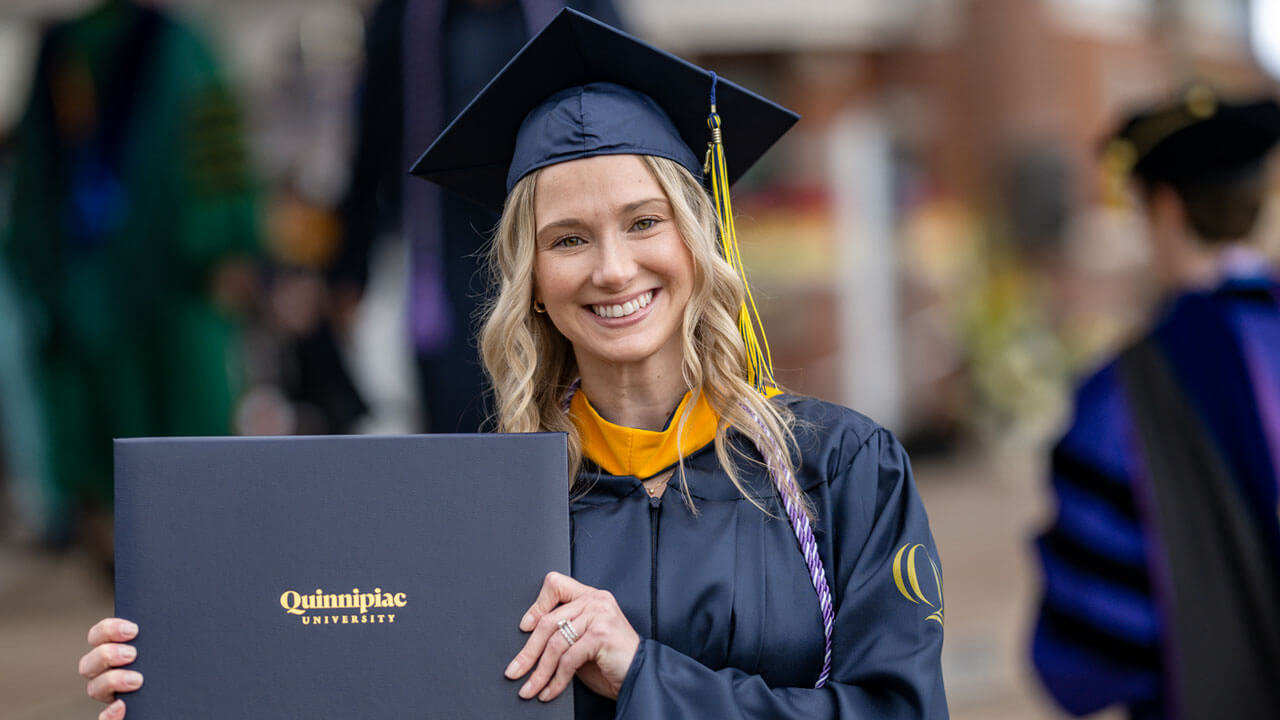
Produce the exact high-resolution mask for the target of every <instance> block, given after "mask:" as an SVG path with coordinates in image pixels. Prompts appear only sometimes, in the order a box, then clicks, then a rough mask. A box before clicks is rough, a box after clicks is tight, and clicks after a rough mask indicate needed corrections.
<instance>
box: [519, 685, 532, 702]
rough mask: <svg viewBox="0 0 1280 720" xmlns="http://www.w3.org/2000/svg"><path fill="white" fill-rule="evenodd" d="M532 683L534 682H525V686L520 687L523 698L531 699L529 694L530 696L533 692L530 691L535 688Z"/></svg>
mask: <svg viewBox="0 0 1280 720" xmlns="http://www.w3.org/2000/svg"><path fill="white" fill-rule="evenodd" d="M532 684H533V683H525V684H524V687H522V688H520V697H522V698H524V699H526V700H528V699H529V696H530V694H531V693H530V692H529V691H530V690H532V689H533V688H532V687H531V686H532Z"/></svg>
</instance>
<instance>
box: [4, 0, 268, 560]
mask: <svg viewBox="0 0 1280 720" xmlns="http://www.w3.org/2000/svg"><path fill="white" fill-rule="evenodd" d="M243 133H244V128H243V125H242V124H241V118H240V109H239V107H238V106H237V103H236V100H235V98H234V97H233V96H232V93H231V91H230V88H229V87H228V85H227V82H226V79H225V78H224V76H223V71H222V69H221V67H220V65H219V62H218V60H217V59H216V58H215V57H214V56H213V55H212V54H211V52H210V50H209V48H208V47H207V45H206V44H205V41H204V40H203V39H202V38H201V37H200V36H199V35H198V34H196V33H195V32H193V31H192V30H191V29H190V28H189V27H188V26H186V25H184V24H182V23H180V22H177V21H175V20H174V19H173V18H172V17H170V16H169V15H167V14H166V13H165V12H163V11H162V10H160V9H158V8H155V7H151V6H148V5H141V4H135V3H133V2H129V1H127V0H109V1H108V2H104V3H101V4H99V5H98V6H96V7H94V8H93V9H91V10H90V11H89V12H87V13H86V14H84V15H82V16H80V17H78V18H75V19H73V20H69V21H66V22H60V23H57V24H55V25H53V26H52V27H50V28H49V29H48V31H47V32H46V33H45V34H44V37H43V40H42V42H41V46H40V50H39V55H38V60H37V64H36V70H35V79H34V81H33V83H32V86H31V92H30V99H29V101H28V105H27V109H26V112H25V114H24V116H23V118H22V121H21V124H20V126H19V127H18V129H17V132H16V135H15V157H14V161H13V170H12V173H13V175H12V202H11V204H10V205H9V212H10V218H9V220H10V222H9V231H8V232H7V233H6V234H5V236H4V239H3V243H4V245H3V249H4V259H5V264H6V265H7V267H8V269H9V271H10V274H11V278H12V280H13V282H14V283H15V285H16V294H17V296H18V298H19V302H20V305H21V308H22V310H23V316H24V318H23V319H24V321H25V322H24V325H25V329H26V330H27V331H28V332H29V342H30V346H31V349H32V354H33V357H34V358H35V360H36V362H35V363H34V365H33V368H32V369H33V371H34V385H35V387H37V388H38V393H39V397H40V402H41V414H42V417H43V420H44V421H45V423H46V432H45V433H44V438H45V447H46V449H47V453H46V458H45V460H46V462H47V467H48V472H49V473H50V475H51V478H52V483H53V485H54V486H55V487H56V488H57V492H56V494H55V497H58V498H61V499H62V502H63V507H62V508H61V514H62V518H61V519H60V520H59V521H58V522H57V524H56V525H57V527H55V528H53V529H52V530H51V538H50V539H52V540H54V541H56V542H69V541H71V540H73V539H79V540H82V541H84V542H86V543H87V544H88V545H90V546H91V547H92V548H93V549H94V551H95V553H96V554H97V555H98V556H99V557H101V559H102V560H103V561H105V562H109V561H110V558H111V551H112V550H111V543H110V522H109V517H110V511H111V505H112V483H111V477H112V456H111V439H112V438H113V437H128V436H142V435H220V434H226V433H228V432H230V431H231V417H232V408H233V403H234V401H235V398H236V394H237V386H238V382H239V379H240V378H239V371H238V366H239V356H238V348H237V326H238V324H239V321H238V320H237V313H238V312H239V309H240V308H241V307H242V306H243V305H244V303H245V302H246V294H247V292H248V291H249V289H250V288H251V287H252V270H251V266H250V265H249V263H248V261H247V258H249V257H251V256H252V255H253V254H254V253H255V251H256V247H257V242H258V218H257V204H256V189H255V187H254V184H253V182H252V180H251V178H250V172H249V166H248V158H247V157H246V152H245V138H244V134H243ZM77 522H80V523H82V524H81V526H80V527H77Z"/></svg>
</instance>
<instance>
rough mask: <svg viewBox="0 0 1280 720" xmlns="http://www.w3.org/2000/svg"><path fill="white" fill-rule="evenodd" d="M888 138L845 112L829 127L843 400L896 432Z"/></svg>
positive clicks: (894, 259)
mask: <svg viewBox="0 0 1280 720" xmlns="http://www.w3.org/2000/svg"><path fill="white" fill-rule="evenodd" d="M891 138H892V136H891V132H890V129H889V127H888V126H887V124H886V123H885V122H884V120H883V119H881V118H880V117H878V116H876V115H875V114H873V113H870V112H866V111H861V110H848V111H846V112H845V113H843V114H842V115H841V116H840V117H838V118H837V119H836V120H835V122H833V123H832V125H831V130H830V135H829V143H830V146H829V147H830V153H829V157H830V162H831V166H830V169H829V172H830V174H831V175H830V178H831V183H830V184H831V205H832V213H833V219H834V232H835V241H836V263H837V264H836V295H837V300H836V302H837V313H836V317H837V331H838V332H839V344H838V347H839V357H840V380H841V392H842V398H841V400H842V401H843V402H844V403H845V404H846V405H848V406H850V407H852V408H854V409H855V410H858V411H860V412H863V413H866V414H867V415H870V416H871V417H872V418H874V419H875V420H876V421H877V422H879V423H880V424H882V425H884V426H886V427H888V428H890V429H895V430H899V429H901V421H902V413H903V398H902V395H903V391H902V386H903V380H902V371H901V363H900V360H899V356H900V352H901V351H900V345H899V341H898V317H899V312H898V289H897V286H898V283H897V277H898V255H897V249H896V245H895V243H894V218H893V214H894V213H893V164H892V157H891Z"/></svg>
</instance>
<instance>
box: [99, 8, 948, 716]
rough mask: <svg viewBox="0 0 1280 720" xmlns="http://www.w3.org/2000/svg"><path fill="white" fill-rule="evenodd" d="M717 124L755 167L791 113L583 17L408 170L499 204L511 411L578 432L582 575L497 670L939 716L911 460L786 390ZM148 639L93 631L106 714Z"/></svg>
mask: <svg viewBox="0 0 1280 720" xmlns="http://www.w3.org/2000/svg"><path fill="white" fill-rule="evenodd" d="M708 100H709V101H710V102H709V105H710V113H709V114H708V102H707V101H708ZM722 116H723V117H724V118H725V123H726V124H727V123H728V122H729V121H730V119H732V120H734V121H736V124H734V125H733V126H732V127H731V128H729V129H726V130H724V131H723V133H724V134H725V135H728V136H729V137H730V138H731V139H732V143H733V148H734V152H735V153H736V154H735V158H737V159H740V160H742V161H743V162H742V169H745V168H746V166H748V165H749V164H750V163H751V162H753V161H754V160H755V158H757V157H759V155H760V154H762V153H763V152H764V151H765V150H766V149H767V148H768V147H769V146H770V145H772V144H773V142H774V141H775V140H776V139H777V138H778V137H779V136H780V135H781V134H782V133H784V132H785V131H786V130H787V129H788V128H789V127H790V126H791V125H792V124H793V123H794V122H795V120H796V116H795V115H794V114H792V113H790V112H789V111H787V110H785V109H783V108H781V107H779V106H777V105H775V104H773V103H771V102H769V101H767V100H764V99H763V98H760V97H758V96H756V95H753V94H751V93H750V92H748V91H746V90H744V89H742V88H740V87H738V86H736V85H733V84H732V83H728V82H725V81H723V80H719V79H717V78H716V77H715V75H714V74H713V73H709V72H707V71H705V70H702V69H700V68H697V67H695V66H693V65H690V64H688V63H686V62H684V61H683V60H680V59H679V58H676V57H674V56H671V55H669V54H667V53H664V52H662V51H660V50H657V49H656V48H653V47H651V46H649V45H646V44H644V43H641V42H640V41H638V40H636V39H635V38H632V37H630V36H628V35H626V34H624V33H621V32H619V31H617V30H615V29H613V28H611V27H609V26H607V25H603V24H601V23H599V22H597V21H595V20H593V19H591V18H589V17H587V16H585V15H582V14H580V13H576V12H574V11H572V10H566V11H564V12H562V13H561V14H559V15H558V16H557V17H556V18H555V20H553V21H552V22H551V23H550V24H549V25H548V26H547V27H546V28H544V29H543V30H542V31H541V32H540V33H539V34H538V35H537V36H536V37H535V38H534V39H533V40H532V41H531V42H530V43H529V45H527V46H526V47H525V48H524V49H523V50H522V51H521V52H520V53H519V54H518V55H517V56H516V57H515V58H514V59H513V60H512V61H511V63H510V64H508V65H507V67H506V68H504V69H503V70H502V72H501V73H499V75H498V76H497V77H495V78H494V79H493V80H492V81H491V82H490V83H489V85H488V86H487V87H486V88H485V89H484V90H483V91H482V92H481V94H480V95H479V96H477V98H476V99H475V100H474V101H472V103H471V104H470V105H469V106H468V107H467V109H465V110H464V111H463V112H462V114H461V115H459V117H458V118H457V119H456V120H455V121H454V122H453V123H452V124H451V125H450V126H449V127H448V128H447V129H446V130H445V132H444V133H443V134H442V135H441V136H440V138H439V139H438V140H437V141H436V142H435V143H434V144H433V145H432V146H431V148H429V149H428V150H427V152H426V153H425V154H424V155H423V156H422V158H421V159H420V160H419V161H418V163H417V165H416V166H415V168H414V173H415V174H417V175H420V176H422V177H425V178H427V179H429V180H432V181H434V182H437V183H440V184H441V185H444V186H445V187H447V188H449V189H450V190H453V191H454V192H457V193H459V194H461V195H464V196H466V197H469V198H471V199H473V200H475V201H477V202H480V203H482V204H486V205H489V206H491V207H495V208H501V210H502V219H501V221H500V224H499V226H498V229H497V235H496V238H495V240H494V244H493V247H492V250H491V257H492V261H493V266H494V277H495V279H496V281H497V288H496V293H495V296H494V298H493V299H492V301H491V304H490V306H489V310H488V314H487V318H486V321H485V324H484V328H483V330H482V332H481V340H480V342H481V352H482V354H483V357H484V361H485V365H486V367H487V369H488V371H489V373H490V376H491V378H492V382H493V387H494V394H495V400H496V407H497V429H498V430H499V431H501V432H533V431H560V432H565V433H567V435H568V438H569V447H570V451H569V452H570V458H569V459H570V469H571V472H570V483H571V494H572V496H573V501H572V506H571V508H570V510H571V518H572V542H573V547H572V561H573V572H572V577H568V576H564V575H559V574H556V573H552V574H550V575H548V576H547V578H546V581H545V583H544V585H543V587H542V590H541V592H540V593H539V595H538V596H537V598H536V599H535V600H534V602H533V604H532V605H531V607H530V608H529V610H528V612H527V613H526V614H525V615H524V616H523V617H522V618H519V619H518V622H519V625H520V628H521V629H522V630H524V631H525V632H528V633H529V636H528V640H527V642H526V644H525V646H524V647H523V649H521V651H520V652H519V653H518V654H517V655H516V656H515V658H514V659H513V660H512V661H511V663H510V664H509V665H508V667H507V668H506V669H505V675H506V677H507V678H510V679H512V680H519V682H518V683H516V688H517V690H516V691H517V692H518V693H519V695H520V697H522V698H526V699H529V700H533V701H535V702H536V701H538V700H541V701H549V700H552V699H553V698H555V697H557V696H559V695H560V694H561V693H563V692H564V691H565V690H566V689H567V688H568V687H569V686H570V683H571V681H572V680H573V679H574V678H575V677H576V678H577V679H578V680H579V681H580V682H579V683H574V687H575V708H576V713H577V716H578V717H579V718H607V717H616V718H628V719H629V718H655V719H656V718H801V717H803V718H837V717H840V718H871V717H874V718H945V717H947V708H946V699H945V696H944V692H943V686H942V676H941V668H940V663H939V655H940V651H941V647H942V626H943V610H942V582H941V575H940V570H939V567H938V564H937V559H936V558H937V552H936V549H935V547H934V544H933V539H932V536H931V534H930V532H929V526H928V519H927V517H926V515H925V511H924V507H923V506H922V504H921V502H920V499H919V496H918V495H917V493H916V489H915V486H914V483H913V480H912V477H911V471H910V467H909V464H908V461H907V458H906V455H905V453H904V452H903V450H902V448H901V446H900V445H899V444H898V442H897V441H896V440H895V439H894V438H893V436H892V435H890V434H889V432H888V431H886V430H884V429H883V428H881V427H879V426H878V425H876V424H875V423H874V422H872V421H871V420H869V419H867V418H866V417H864V416H862V415H859V414H858V413H855V412H853V411H851V410H848V409H845V408H842V407H838V406H835V405H831V404H828V403H824V402H821V401H818V400H815V399H812V398H804V397H799V396H794V395H790V394H786V393H784V392H782V391H781V390H779V389H778V388H777V387H776V385H775V384H774V383H773V380H772V377H771V374H770V370H769V365H768V362H767V351H766V349H765V347H764V345H763V343H759V342H757V341H756V337H757V335H756V332H755V324H756V323H755V322H754V319H753V317H752V314H751V313H750V312H749V311H748V309H749V308H750V306H751V300H750V293H749V291H748V290H747V289H746V285H745V282H744V280H743V278H742V275H741V260H740V258H739V257H738V255H737V248H736V240H735V238H734V235H733V225H732V217H731V208H730V205H729V200H728V194H727V188H728V185H729V183H730V182H731V181H732V180H733V179H735V178H736V174H730V173H729V171H728V170H727V168H726V164H725V156H724V149H723V144H722V129H721V119H720V118H721V117H722ZM708 128H710V130H709V129H708ZM708 141H710V142H708ZM704 150H705V154H704ZM704 158H705V159H704ZM704 174H709V175H710V176H711V178H710V181H711V182H710V185H711V186H712V190H711V192H710V193H708V191H707V190H706V189H704V186H703V184H702V177H703V175H704ZM515 620H517V619H513V621H515ZM135 633H136V627H134V626H132V625H131V624H130V623H127V622H126V621H123V620H118V619H110V620H104V621H102V622H101V623H99V624H98V625H96V626H95V627H94V628H93V630H91V631H90V642H91V644H93V645H95V648H94V649H93V650H92V651H91V652H90V653H88V654H87V655H86V656H85V657H84V658H83V659H82V661H81V672H82V673H83V674H84V675H86V676H87V677H89V678H90V681H89V694H90V695H91V696H93V697H95V698H98V699H100V700H103V701H105V702H111V704H110V705H109V706H108V707H107V709H106V710H104V711H103V714H102V717H103V718H112V719H114V718H119V717H123V715H124V704H123V701H121V700H114V701H113V699H114V697H115V693H118V692H127V691H129V690H133V689H136V688H137V687H138V686H139V685H140V684H141V678H140V677H139V676H137V673H134V672H133V671H130V670H128V669H125V668H123V667H121V666H123V665H127V664H128V663H129V662H131V661H132V659H133V658H134V657H135V655H136V653H134V652H133V651H132V649H131V646H129V645H127V644H126V643H127V642H128V641H129V640H130V639H131V638H132V637H133V636H134V634H135ZM500 671H502V669H500V668H495V673H496V672H500ZM535 698H536V699H537V700H534V699H535Z"/></svg>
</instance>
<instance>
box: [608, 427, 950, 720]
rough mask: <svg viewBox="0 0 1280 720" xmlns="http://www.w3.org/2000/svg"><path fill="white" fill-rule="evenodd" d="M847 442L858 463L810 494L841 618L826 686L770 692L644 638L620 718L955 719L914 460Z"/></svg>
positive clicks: (874, 443)
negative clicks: (944, 682)
mask: <svg viewBox="0 0 1280 720" xmlns="http://www.w3.org/2000/svg"><path fill="white" fill-rule="evenodd" d="M837 444H839V443H837ZM843 444H844V445H845V446H852V447H853V448H854V449H853V450H852V457H851V458H850V459H847V460H845V459H843V458H839V457H838V458H837V460H836V461H835V462H833V463H832V467H833V471H832V472H830V473H829V474H828V477H827V479H826V482H820V483H818V484H817V485H816V486H815V487H813V488H812V489H810V490H809V497H810V498H811V500H813V502H814V506H815V509H816V513H817V522H816V526H817V533H816V534H817V536H818V543H819V548H820V553H821V554H822V558H823V563H824V565H825V568H826V572H827V579H828V583H829V584H830V586H831V589H832V593H833V599H834V604H835V610H836V614H835V624H834V628H833V632H832V671H831V679H830V681H829V682H828V683H827V685H826V686H825V687H823V688H820V689H814V688H813V687H812V686H809V687H770V686H769V685H768V684H767V683H766V682H765V680H764V679H763V678H762V677H761V676H759V675H751V674H748V673H746V672H743V671H741V670H737V669H734V668H726V669H723V670H712V669H710V668H708V667H707V666H705V665H703V664H701V663H700V662H698V661H697V660H694V659H693V658H690V657H688V656H687V655H684V654H681V653H680V652H678V651H676V650H673V649H672V648H670V647H667V646H665V645H663V644H661V643H659V642H656V641H654V640H649V639H646V640H643V641H642V642H641V644H640V648H639V650H638V651H637V653H636V657H635V659H634V660H633V661H632V664H631V668H630V670H629V671H628V673H627V677H626V680H625V681H624V683H623V686H622V688H621V691H620V693H619V695H618V703H617V712H616V715H615V717H616V718H618V719H619V720H649V719H653V720H657V719H658V718H664V719H670V718H711V717H714V718H741V719H743V720H746V719H748V718H778V719H783V720H785V719H787V718H877V719H889V718H930V719H941V718H946V717H947V707H946V699H945V696H944V693H943V687H942V674H941V667H940V662H939V656H940V653H941V649H942V623H943V617H942V582H941V571H940V568H939V567H938V565H937V560H936V558H937V552H936V549H935V547H934V544H933V538H932V535H931V534H930V531H929V524H928V518H927V517H926V516H925V510H924V506H923V505H922V503H921V501H920V498H919V496H918V495H917V494H916V489H915V484H914V482H913V480H912V476H911V470H910V466H909V464H908V461H907V457H906V454H905V452H903V450H902V448H901V446H900V445H899V444H898V443H897V441H896V440H895V439H894V438H893V436H892V435H890V434H889V433H888V432H887V431H885V430H882V429H876V430H874V431H872V432H870V433H869V434H868V435H867V436H866V438H865V440H863V441H862V442H856V441H854V442H845V443H843ZM833 452H834V454H835V455H837V456H840V455H844V454H845V453H844V452H843V450H842V449H837V450H835V451H833ZM908 558H909V559H910V562H911V563H914V564H913V565H908V564H907V563H908ZM796 561H797V562H802V559H801V558H800V556H799V551H798V550H797V556H796ZM810 592H812V589H810ZM814 679H815V680H816V679H817V678H816V673H815V678H814Z"/></svg>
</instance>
